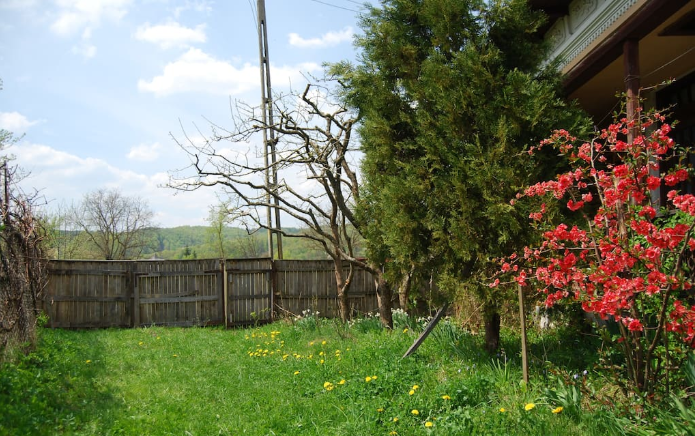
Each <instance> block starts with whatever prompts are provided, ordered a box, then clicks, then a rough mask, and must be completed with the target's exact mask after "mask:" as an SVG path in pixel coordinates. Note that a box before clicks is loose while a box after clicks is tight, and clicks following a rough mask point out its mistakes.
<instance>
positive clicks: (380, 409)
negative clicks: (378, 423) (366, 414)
mask: <svg viewBox="0 0 695 436" xmlns="http://www.w3.org/2000/svg"><path fill="white" fill-rule="evenodd" d="M376 411H377V412H379V413H381V412H383V411H384V409H382V408H381V407H379V408H378V409H376Z"/></svg>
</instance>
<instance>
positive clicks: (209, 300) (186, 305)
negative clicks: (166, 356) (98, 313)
mask: <svg viewBox="0 0 695 436" xmlns="http://www.w3.org/2000/svg"><path fill="white" fill-rule="evenodd" d="M134 266H135V269H134V271H133V277H134V281H135V289H134V291H133V298H134V301H133V306H134V307H135V308H137V310H136V311H135V312H134V313H133V326H135V327H138V326H140V325H167V326H182V327H188V326H194V325H211V324H223V323H224V310H223V300H222V294H223V292H222V285H223V280H222V277H223V274H222V269H221V266H220V261H219V260H214V259H210V260H196V261H190V260H165V261H157V262H148V261H144V262H136V263H135V264H134Z"/></svg>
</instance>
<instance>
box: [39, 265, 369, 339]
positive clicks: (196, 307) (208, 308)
mask: <svg viewBox="0 0 695 436" xmlns="http://www.w3.org/2000/svg"><path fill="white" fill-rule="evenodd" d="M332 266H333V264H332V262H331V261H286V260H282V261H280V260H278V261H271V260H270V259H231V260H226V261H221V260H214V259H207V260H187V261H180V260H178V261H171V260H168V261H63V260H61V261H58V260H56V261H51V262H50V263H49V282H48V285H47V287H46V290H45V292H44V300H43V308H44V310H45V311H46V314H47V315H48V317H49V325H50V326H51V327H58V328H100V327H131V326H140V325H170V326H191V325H208V324H217V323H220V324H225V325H227V326H234V325H246V324H252V323H257V322H270V321H272V320H273V319H274V310H273V309H274V308H275V307H278V308H280V309H281V310H282V311H283V312H289V313H293V314H300V313H301V312H302V311H303V310H306V309H311V310H314V311H319V312H321V315H322V316H336V315H337V313H338V310H337V290H336V286H335V277H334V272H333V269H332ZM348 300H349V302H350V307H351V310H352V311H353V312H354V313H359V312H369V311H373V310H375V309H376V308H377V305H376V290H375V288H374V281H373V279H372V278H371V275H370V274H369V273H368V272H366V271H362V270H356V271H355V275H354V277H353V280H352V285H351V287H350V292H349V293H348Z"/></svg>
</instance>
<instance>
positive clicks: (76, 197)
mask: <svg viewBox="0 0 695 436" xmlns="http://www.w3.org/2000/svg"><path fill="white" fill-rule="evenodd" d="M13 150H14V152H15V153H14V154H15V155H16V158H17V160H16V162H17V163H18V164H19V165H20V166H21V167H22V168H24V169H26V170H27V171H29V172H30V175H29V177H27V178H25V179H23V180H22V181H21V183H20V185H21V187H22V189H24V191H25V192H32V191H34V190H35V189H36V190H38V191H39V192H41V194H42V195H43V196H44V197H45V198H46V200H47V201H49V208H50V207H51V205H54V206H55V207H58V206H59V205H60V204H70V203H73V202H79V201H80V200H81V199H82V198H83V196H84V194H86V193H88V192H90V191H92V190H95V189H99V188H116V189H118V190H119V191H120V192H121V193H122V194H123V195H126V196H129V197H134V196H137V197H141V198H143V199H144V200H146V201H147V202H148V204H149V206H150V208H151V209H152V211H153V212H154V213H155V223H156V224H157V225H159V226H162V227H174V226H179V225H205V218H206V216H207V210H208V206H209V205H211V204H214V203H216V202H217V200H216V199H215V194H214V192H213V190H200V191H196V192H195V193H188V192H183V193H178V194H177V191H174V190H173V189H167V188H162V186H163V185H164V184H166V182H167V181H168V179H169V176H168V174H167V173H164V172H157V173H154V174H142V173H138V172H135V171H132V170H128V169H122V168H118V167H115V166H113V165H111V164H109V163H107V162H106V161H104V160H102V159H97V158H92V157H86V158H83V157H79V156H76V155H73V154H70V153H66V152H64V151H59V150H56V149H54V148H52V147H49V146H47V145H42V144H32V143H28V142H22V143H20V144H18V145H17V146H16V147H14V148H13Z"/></svg>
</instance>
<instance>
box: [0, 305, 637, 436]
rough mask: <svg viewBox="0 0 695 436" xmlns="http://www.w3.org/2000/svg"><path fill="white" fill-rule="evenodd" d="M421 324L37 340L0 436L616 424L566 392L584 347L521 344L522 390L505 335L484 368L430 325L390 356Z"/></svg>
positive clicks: (70, 334)
mask: <svg viewBox="0 0 695 436" xmlns="http://www.w3.org/2000/svg"><path fill="white" fill-rule="evenodd" d="M420 328H421V326H420V325H419V324H417V323H416V322H414V321H412V320H408V319H401V321H400V322H399V325H398V328H397V329H396V330H394V331H393V332H385V331H383V330H381V329H380V328H379V327H378V322H377V321H376V320H375V319H370V318H367V319H363V320H360V321H357V322H355V323H354V324H353V325H352V326H350V327H346V326H343V325H342V324H340V323H338V322H336V321H328V320H321V321H320V322H317V321H316V320H315V319H314V318H311V317H310V318H305V319H302V320H300V321H299V322H278V323H275V324H273V325H268V326H263V327H260V328H254V329H239V330H224V329H220V328H188V329H179V328H142V329H132V330H95V331H62V330H45V329H44V330H40V341H39V345H38V348H37V350H36V351H34V352H33V353H31V354H30V355H29V356H28V357H26V358H23V359H21V360H19V361H17V362H14V363H11V364H10V363H5V364H3V366H2V367H1V368H2V372H0V407H1V408H2V415H0V434H2V435H20V434H21V435H30V434H35V435H51V434H58V435H61V434H65V435H196V436H198V435H242V434H248V435H294V434H302V435H304V434H307V435H351V436H355V435H396V434H398V435H420V434H422V435H425V434H441V435H457V434H476V435H484V434H491V435H492V434H494V435H499V434H509V435H525V436H528V435H582V434H586V435H599V434H610V433H618V432H619V430H620V427H621V424H620V420H621V419H622V420H623V421H624V422H627V421H626V420H625V418H618V412H617V411H616V410H615V409H609V408H608V406H605V407H604V406H596V405H595V404H594V405H590V406H587V401H586V398H584V399H582V397H581V394H580V393H579V389H578V388H579V387H580V386H581V387H582V390H586V389H585V388H586V387H587V386H590V385H592V384H593V385H594V386H600V385H601V383H602V381H601V378H600V377H599V376H598V375H596V374H594V373H593V372H592V371H591V365H592V356H593V355H594V354H595V351H593V352H592V346H593V347H595V344H592V343H591V341H586V340H584V339H582V338H575V339H566V338H567V336H560V335H558V336H546V337H543V338H540V337H536V338H532V353H533V355H534V361H535V362H536V365H535V366H534V367H533V373H532V383H531V384H530V386H528V387H527V386H525V385H523V384H521V383H519V380H520V379H521V371H520V365H519V359H518V356H517V354H518V345H517V341H518V340H517V338H514V337H513V336H509V337H507V338H506V339H505V341H504V345H505V349H506V355H505V354H500V355H499V356H497V357H495V358H493V359H491V358H490V357H489V356H487V355H485V354H484V353H483V352H482V351H481V350H482V347H481V345H482V344H480V343H479V338H478V337H476V336H473V335H470V334H467V333H465V332H462V331H460V330H458V329H457V328H455V327H454V326H453V325H452V324H448V323H443V324H441V325H440V326H438V327H437V329H436V330H435V332H434V333H433V335H432V336H430V338H429V339H428V340H427V341H426V342H425V344H424V345H423V346H422V347H421V348H420V350H419V351H418V352H417V354H416V355H415V356H413V357H410V358H407V359H402V358H401V356H402V355H403V353H404V352H405V350H406V349H407V348H408V347H409V346H410V345H411V344H412V342H413V340H414V339H415V337H417V333H418V330H419V329H420ZM559 338H562V339H559ZM563 341H564V343H563ZM593 350H595V348H593ZM545 360H551V361H555V362H556V364H557V365H562V366H561V367H553V366H549V365H548V364H545V363H541V362H542V361H545ZM584 370H588V373H587V374H586V375H585V374H584ZM563 380H566V381H568V382H569V384H568V383H566V382H563ZM573 395H580V396H579V397H576V398H575V397H573ZM559 407H562V410H561V411H560V409H559ZM527 409H528V410H527ZM554 412H555V413H554Z"/></svg>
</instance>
